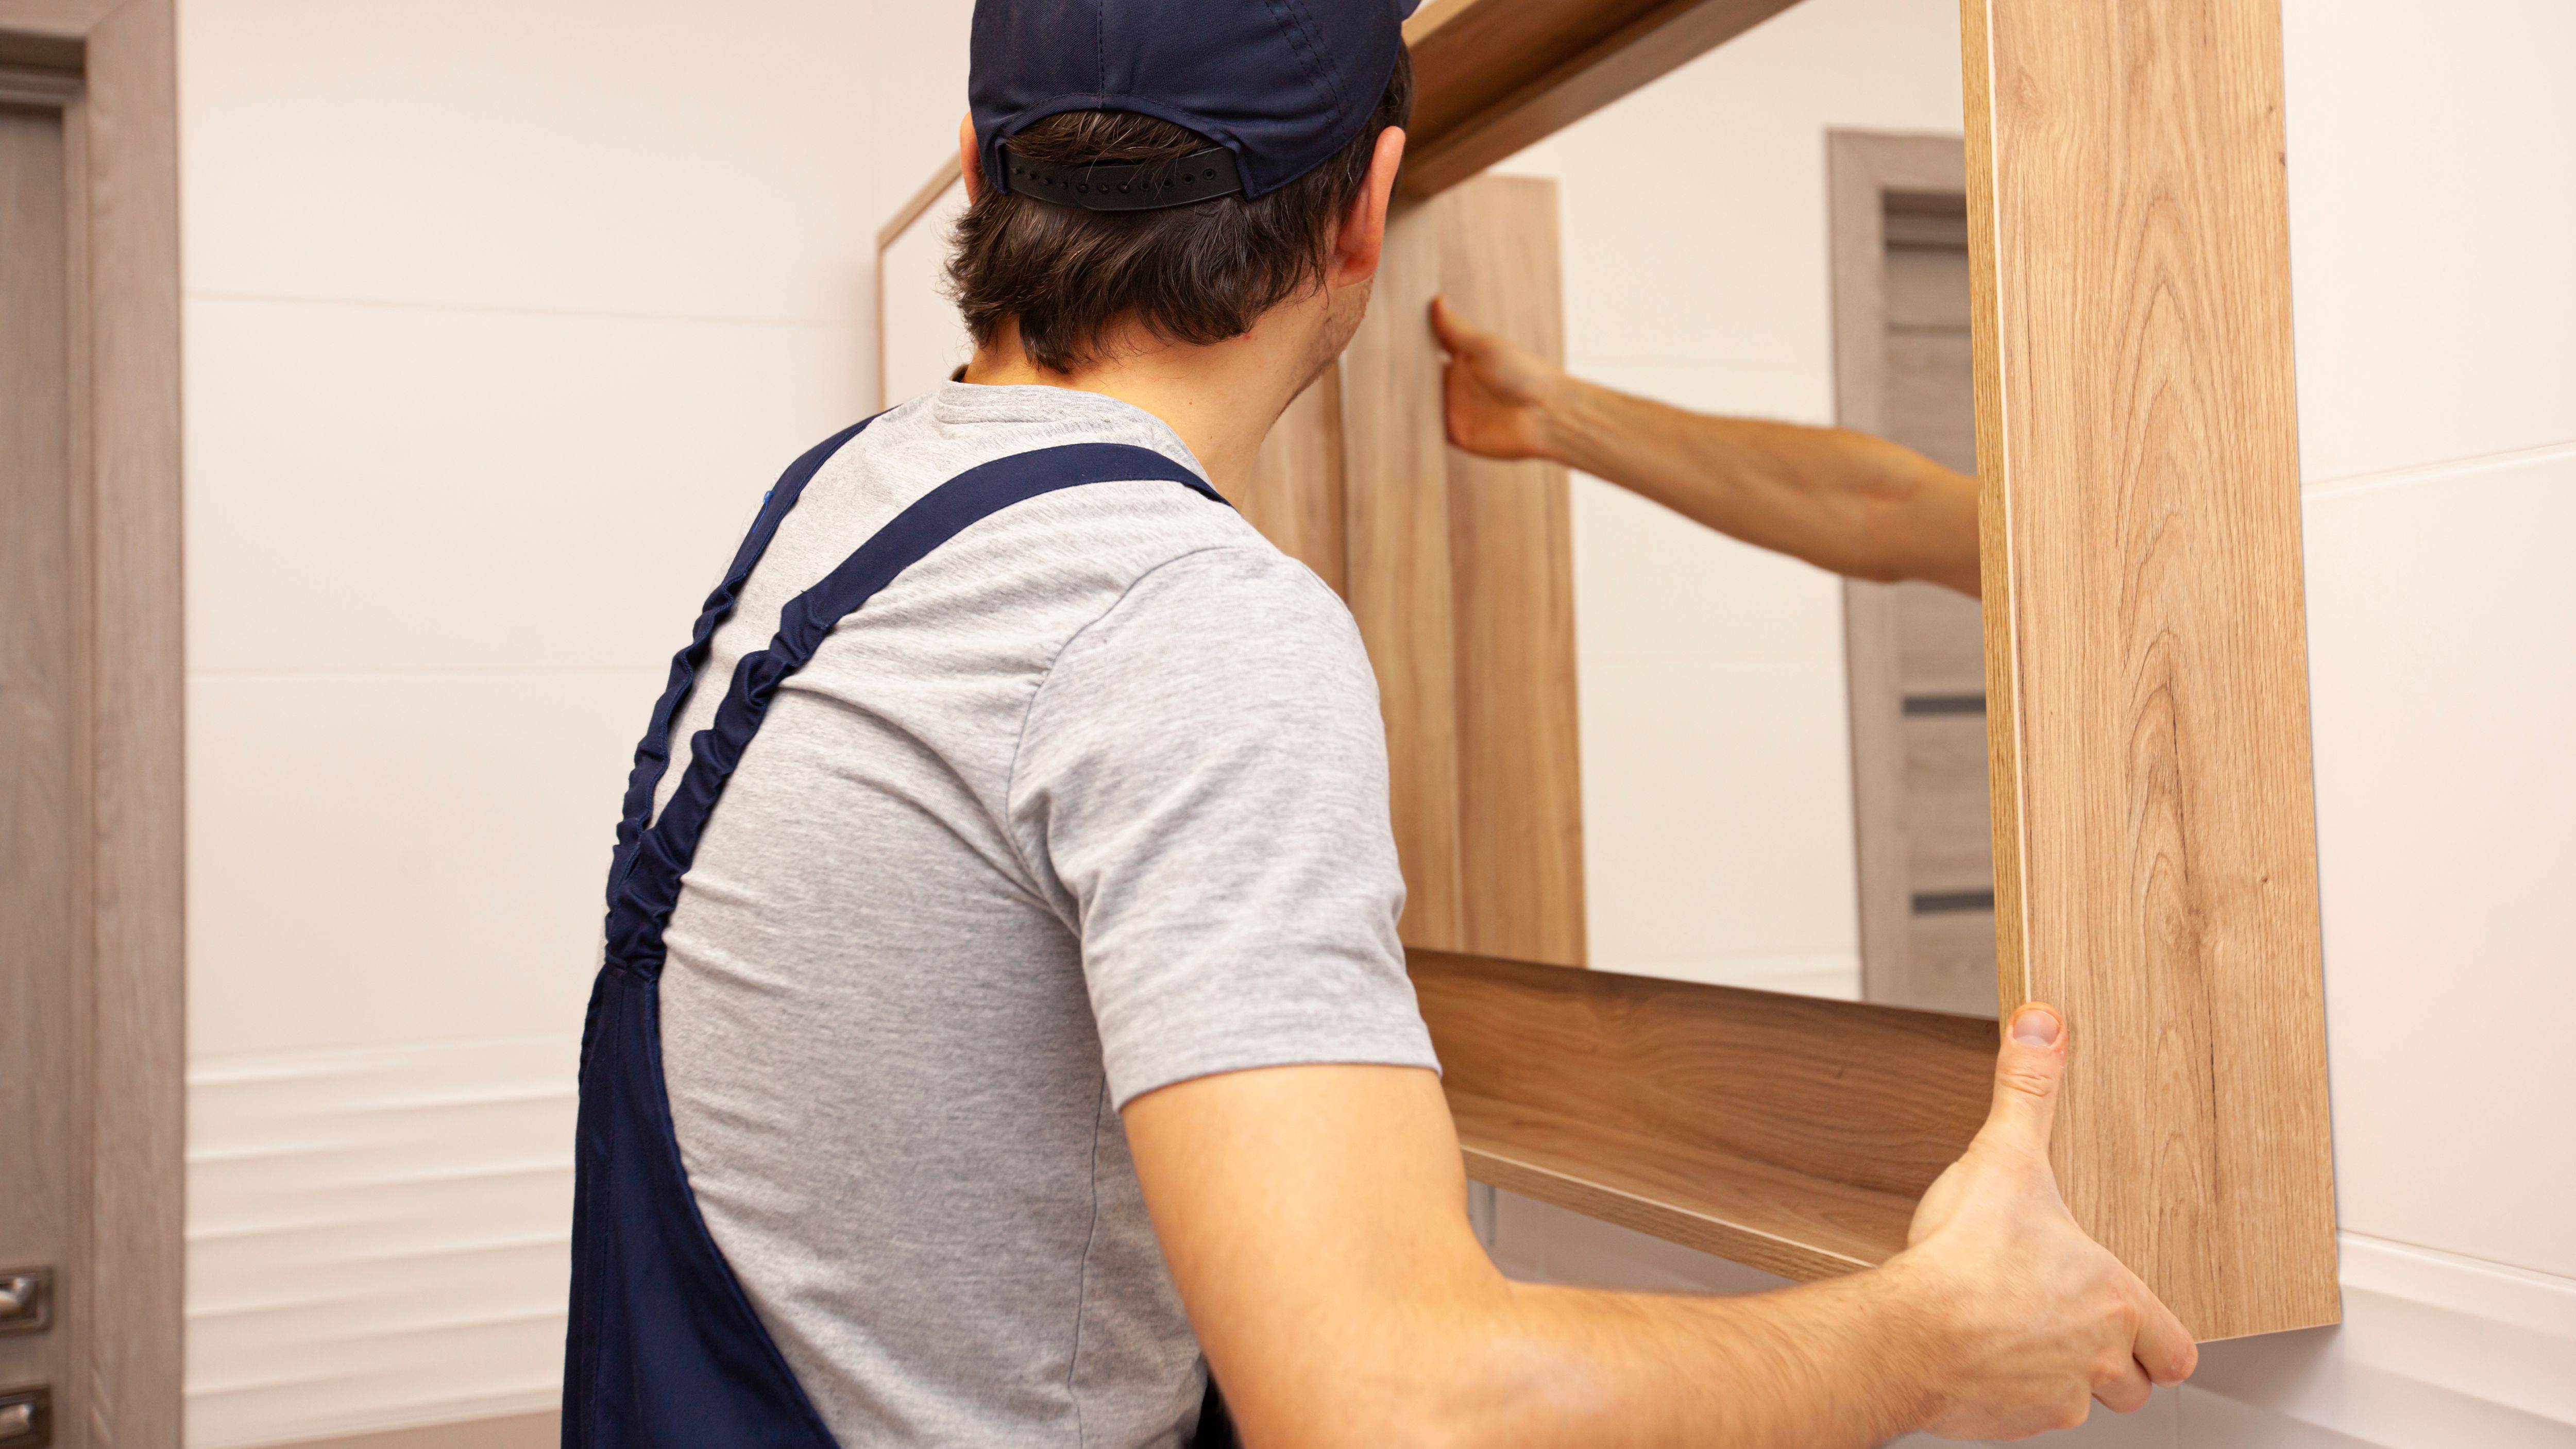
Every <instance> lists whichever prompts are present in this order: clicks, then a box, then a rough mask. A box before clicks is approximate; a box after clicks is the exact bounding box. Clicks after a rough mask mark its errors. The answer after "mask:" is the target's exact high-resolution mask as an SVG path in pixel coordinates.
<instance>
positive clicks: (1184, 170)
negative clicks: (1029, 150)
mask: <svg viewBox="0 0 2576 1449" xmlns="http://www.w3.org/2000/svg"><path fill="white" fill-rule="evenodd" d="M1002 167H1003V170H1004V171H1005V172H1007V173H1008V174H1007V175H1005V176H1004V177H1003V178H1002V189H1003V190H1005V191H1009V192H1013V193H1015V194H1017V195H1021V196H1034V197H1037V198H1038V199H1039V200H1041V201H1054V202H1061V203H1063V204H1064V205H1066V206H1079V207H1082V208H1084V209H1086V210H1089V211H1152V210H1154V209H1155V208H1157V207H1163V206H1187V205H1189V204H1190V203H1191V202H1193V201H1206V200H1208V199H1209V198H1210V197H1216V196H1232V195H1234V194H1236V193H1237V192H1240V191H1241V190H1243V180H1242V178H1241V177H1239V176H1237V175H1236V174H1235V169H1234V153H1233V152H1231V151H1228V150H1227V149H1225V148H1224V147H1223V146H1210V147H1208V148H1207V149H1206V150H1204V151H1193V152H1191V153H1190V154H1189V155H1187V156H1183V157H1181V158H1179V159H1178V160H1164V161H1088V162H1076V163H1073V164H1070V165H1066V164H1057V163H1051V162H1045V161H1032V160H1030V159H1029V158H1027V157H1026V156H1022V155H1020V154H1019V153H1018V152H1016V151H1013V150H1012V149H1011V148H1010V147H1009V146H1007V145H1005V146H1003V147H1002Z"/></svg>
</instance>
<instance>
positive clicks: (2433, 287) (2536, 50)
mask: <svg viewBox="0 0 2576 1449" xmlns="http://www.w3.org/2000/svg"><path fill="white" fill-rule="evenodd" d="M2436 16H2438V19H2436V18H2435V17H2436ZM2282 22H2283V72H2284V81H2285V90H2286V102H2287V117H2288V132H2289V178H2290V262H2291V277H2292V295H2293V298H2294V301H2295V306H2296V313H2297V316H2296V321H2297V327H2298V349H2299V437H2300V454H2301V468H2302V470H2303V472H2304V474H2305V476H2306V477H2308V478H2309V479H2311V480H2318V479H2334V478H2344V477H2350V476H2352V475H2354V474H2359V473H2373V472H2379V471H2382V470H2385V469H2390V468H2399V467H2406V466H2409V465H2413V464H2419V463H2427V462H2433V461H2437V460H2441V459H2452V458H2467V457H2475V456H2481V455H2484V454H2488V453H2498V452H2504V451H2507V450H2511V449H2517V448H2528V447H2534V446H2537V445H2540V444H2544V443H2559V442H2567V441H2571V440H2576V266H2570V265H2568V260H2567V259H2568V256H2569V253H2570V250H2571V248H2576V86H2571V85H2570V84H2568V80H2567V59H2568V57H2569V56H2571V55H2576V5H2570V4H2567V3H2566V0H2453V3H2449V4H2445V5H2442V6H2440V7H2439V8H2438V10H2437V11H2428V10H2426V9H2425V8H2424V7H2422V6H2418V5H2406V4H2397V3H2393V0H2287V3H2286V4H2284V5H2283V6H2282Z"/></svg>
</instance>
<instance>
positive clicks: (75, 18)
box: [0, 0, 187, 1449]
mask: <svg viewBox="0 0 2576 1449" xmlns="http://www.w3.org/2000/svg"><path fill="white" fill-rule="evenodd" d="M176 69H177V67H176V53H175V28H174V23H173V13H172V3H171V0H0V95H5V97H6V98H7V100H8V102H9V103H10V104H12V105H14V106H17V107H21V108H25V107H31V106H32V107H40V108H50V109H54V110H57V111H59V112H60V114H61V116H62V120H63V143H64V144H63V151H64V169H65V173H66V175H65V181H66V187H65V191H66V201H67V204H68V209H69V216H68V217H67V242H68V246H67V253H68V255H67V259H66V260H67V269H68V271H69V273H70V275H69V278H68V286H67V295H68V296H69V298H70V304H69V307H68V308H67V311H68V316H67V318H66V322H67V332H66V340H67V343H68V346H67V348H66V356H67V366H68V371H69V374H70V375H69V377H68V379H67V383H68V386H67V388H66V394H67V397H68V401H69V408H68V419H67V423H68V433H69V436H68V438H67V439H66V445H67V446H66V451H67V456H68V458H69V464H70V466H69V468H68V470H67V476H68V484H69V487H70V489H71V495H72V496H71V499H70V517H71V519H72V520H73V535H72V552H73V555H74V557H73V561H72V568H71V586H70V589H69V592H70V593H71V595H72V597H71V598H70V599H69V600H68V601H67V603H68V606H69V608H70V610H71V613H72V618H73V625H72V635H71V637H72V638H73V640H74V645H73V652H74V654H75V656H76V658H75V662H74V673H73V679H74V680H75V682H76V690H77V699H76V706H75V708H76V713H78V715H79V716H80V717H79V719H78V723H77V729H78V732H79V734H80V737H81V743H80V746H79V752H78V753H79V756H81V757H83V758H82V764H83V769H82V771H81V774H82V778H83V779H84V780H85V782H86V785H87V790H86V792H85V793H86V796H87V798H86V799H85V800H83V801H80V802H77V803H76V804H75V806H74V809H73V816H72V819H73V822H74V823H73V827H72V830H71V832H70V833H71V835H72V839H71V841H70V844H69V846H68V849H69V850H70V851H71V853H72V855H73V857H74V862H73V865H74V868H73V870H72V871H71V875H72V877H73V878H74V879H75V881H76V882H77V885H76V887H75V894H76V895H77V896H78V897H79V898H78V899H76V900H75V902H74V906H73V908H74V910H75V912H76V913H77V914H78V917H79V921H80V928H79V929H78V930H77V931H76V932H75V936H76V938H77V939H78V945H77V949H75V951H74V952H73V953H72V959H71V960H70V961H69V962H67V963H66V965H67V969H68V970H69V971H70V973H71V975H72V982H71V988H72V991H73V994H74V1000H75V1009H74V1011H73V1013H72V1015H73V1018H74V1023H75V1025H74V1030H73V1032H72V1036H73V1040H71V1041H70V1042H69V1043H68V1044H67V1045H68V1054H67V1057H66V1058H65V1060H67V1062H68V1063H69V1067H68V1070H67V1072H66V1076H67V1080H64V1081H62V1082H61V1083H60V1084H59V1089H60V1090H61V1091H62V1092H64V1093H65V1094H66V1096H67V1097H68V1098H69V1099H70V1100H71V1101H72V1102H73V1103H74V1104H75V1105H74V1120H75V1123H76V1126H75V1130H74V1134H73V1135H74V1136H75V1138H76V1139H78V1140H77V1144H76V1149H75V1155H76V1156H77V1157H79V1158H81V1159H83V1160H82V1161H81V1162H80V1163H79V1164H78V1165H77V1166H78V1177H77V1180H76V1183H75V1191H74V1196H75V1198H77V1199H80V1200H81V1201H80V1204H79V1208H78V1210H77V1211H76V1214H75V1216H76V1217H77V1219H78V1225H77V1230H76V1232H75V1234H74V1237H75V1239H76V1241H75V1243H74V1245H73V1249H72V1251H71V1252H69V1253H67V1254H66V1255H65V1258H66V1260H65V1261H62V1262H59V1263H57V1264H56V1265H55V1266H56V1267H57V1268H58V1270H59V1272H60V1277H59V1279H58V1286H59V1289H60V1300H59V1316H58V1319H57V1322H56V1325H55V1327H54V1328H53V1329H52V1330H50V1331H52V1332H56V1333H65V1334H70V1335H73V1338H72V1340H71V1342H72V1345H73V1352H72V1353H70V1354H69V1355H68V1356H67V1357H68V1360H69V1362H70V1365H71V1367H70V1371H69V1373H68V1375H67V1381H65V1382H61V1383H57V1384H55V1385H54V1392H55V1395H56V1399H55V1402H56V1405H57V1412H56V1414H55V1419H54V1443H55V1444H56V1445H57V1446H62V1449H126V1446H132V1449H169V1446H173V1445H176V1444H178V1443H179V1442H180V1440H181V1436H182V1416H181V1373H182V1368H183V1360H182V1343H183V1339H184V1313H185V1306H186V1299H185V1282H184V1275H183V1267H184V1257H185V1231H186V1218H185V1212H184V1199H185V1187H186V1158H185V1146H186V1130H185V1124H186V1117H185V1106H186V1053H187V1036H186V1020H185V1014H184V1011H185V1000H186V985H187V982H186V973H185V962H184V955H183V947H184V928H185V898H184V882H185V865H186V854H185V845H186V842H185V835H184V829H183V827H184V816H183V803H184V782H183V778H182V769H183V765H184V762H185V717H184V709H183V700H184V684H185V674H184V670H185V665H186V658H185V654H184V651H183V648H182V641H181V635H180V626H181V602H182V596H181V592H180V558H181V535H180V413H179V377H180V352H179V314H180V308H179V191H178V117H177V108H176V99H177V88H176ZM4 1251H5V1248H0V1252H4ZM7 1266H15V1265H7Z"/></svg>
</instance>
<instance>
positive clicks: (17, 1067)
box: [0, 107, 89, 1442]
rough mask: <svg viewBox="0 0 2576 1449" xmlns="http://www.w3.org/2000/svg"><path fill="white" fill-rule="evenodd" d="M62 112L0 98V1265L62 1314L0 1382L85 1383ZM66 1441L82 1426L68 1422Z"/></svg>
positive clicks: (16, 1356) (78, 825) (79, 618)
mask: <svg viewBox="0 0 2576 1449" xmlns="http://www.w3.org/2000/svg"><path fill="white" fill-rule="evenodd" d="M64 169H65V156H64V135H63V123H62V118H61V116H60V114H59V113H57V112H54V111H50V110H47V111H38V110H32V109H30V110H19V109H15V108H9V107H0V257H6V258H7V263H6V265H0V922H6V923H7V924H6V928H5V929H0V1123H5V1124H6V1125H7V1131H6V1136H5V1140H6V1142H7V1144H8V1153H9V1161H8V1167H7V1170H6V1171H0V1269H9V1268H21V1267H34V1266H39V1265H44V1266H51V1267H53V1268H54V1269H56V1271H57V1273H58V1275H59V1277H58V1278H57V1286H58V1291H57V1295H56V1299H57V1306H56V1313H57V1321H58V1323H59V1327H58V1328H57V1330H56V1331H53V1332H49V1333H43V1334H35V1335H28V1336H15V1335H12V1336H6V1337H0V1384H7V1385H16V1384H24V1383H51V1384H54V1385H55V1386H56V1391H57V1393H62V1394H65V1396H66V1398H67V1399H68V1401H69V1402H73V1403H78V1402H80V1400H79V1399H78V1398H76V1397H72V1395H74V1394H77V1393H78V1392H79V1389H80V1387H81V1386H80V1385H79V1384H78V1383H77V1382H76V1379H77V1377H78V1374H79V1371H80V1365H79V1362H78V1358H77V1355H76V1354H75V1353H74V1352H73V1349H74V1347H75V1345H76V1344H77V1343H78V1342H79V1336H80V1334H81V1333H82V1332H83V1330H84V1329H85V1327H86V1313H85V1305H84V1303H83V1301H82V1300H83V1299H84V1298H85V1296H86V1292H87V1288H88V1284H87V1282H86V1271H85V1270H86V1266H87V1265H86V1263H85V1261H84V1260H85V1258H86V1256H87V1253H86V1249H87V1241H88V1233H87V1224H86V1219H87V1215H88V1207H89V1192H88V1182H87V1179H88V1175H89V1154H88V1147H87V1142H86V1136H87V1133H86V1130H85V1121H86V1118H87V1116H88V1109H89V1100H88V1093H87V1091H86V1089H85V1087H86V1083H87V1082H88V1080H89V1077H88V1073H89V1062H88V1056H89V1054H88V1052H87V1051H86V1050H85V1047H86V1046H87V1043H88V1038H89V1029H88V1025H89V1024H88V1020H87V1012H86V1011H85V1010H84V1007H85V1005H86V996H87V991H88V986H89V971H88V956H89V952H88V934H89V933H88V930H87V921H86V918H85V917H86V909H87V903H88V896H89V871H88V869H87V866H88V858H87V856H88V852H87V850H86V842H87V839H88V835H89V821H88V818H87V795H88V792H87V791H86V790H85V789H84V788H83V782H84V780H85V778H86V775H87V760H86V744H87V739H86V735H87V729H86V724H87V722H86V720H85V718H84V714H85V711H84V710H83V709H82V702H83V696H84V695H85V693H86V690H85V688H84V682H83V674H82V668H83V663H84V660H83V656H82V651H81V650H80V648H79V642H78V641H79V640H80V639H81V638H82V636H83V635H84V634H85V633H86V626H87V620H86V617H85V615H84V611H83V610H82V609H81V607H80V605H81V601H82V599H83V597H84V595H85V592H86V583H87V579H86V574H85V571H84V570H83V568H82V567H81V560H80V558H79V553H80V544H81V542H82V537H81V525H82V523H83V521H84V520H82V519H80V518H79V517H77V516H76V511H75V510H76V499H75V494H74V490H73V487H72V472H71V454H70V441H71V419H70V408H71V398H70V392H69V387H68V384H69V381H70V367H71V358H70V337H69V320H70V318H69V296H68V294H69V290H70V288H69V284H70V273H69V257H68V237H67V234H66V233H67V224H68V221H69V217H70V205H69V199H68V197H67V196H66V194H65V187H64ZM74 1442H77V1431H74Z"/></svg>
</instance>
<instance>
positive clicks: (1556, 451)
mask: <svg viewBox="0 0 2576 1449" xmlns="http://www.w3.org/2000/svg"><path fill="white" fill-rule="evenodd" d="M1432 305H1433V310H1432V325H1433V328H1434V330H1435V331H1436V332H1437V333H1438V334H1439V337H1440V342H1441V346H1442V347H1444V348H1445V349H1447V351H1448V353H1449V362H1448V365H1447V368H1446V371H1445V374H1444V382H1445V388H1446V393H1447V399H1446V401H1447V414H1448V431H1449V441H1450V442H1452V443H1454V444H1456V445H1457V446H1459V447H1461V448H1464V449H1466V450H1467V451H1468V452H1471V453H1476V454H1479V455H1481V456H1484V457H1488V458H1546V459H1549V460H1551V461H1554V462H1559V463H1563V464H1565V465H1566V466H1567V467H1570V468H1575V469H1579V470H1581V471H1583V472H1586V473H1589V474H1591V475H1593V476H1594V477H1596V478H1601V479H1604V480H1606V481H1608V482H1611V483H1615V484H1617V485H1619V486H1620V487H1622V488H1626V489H1628V490H1630V491H1631V492H1634V493H1637V494H1639V495H1641V496H1644V497H1646V498H1651V499H1653V500H1654V501H1655V502H1657V503H1661V504H1663V505H1664V506H1665V507H1667V508H1671V509H1673V510H1674V511H1676V512H1678V513H1680V514H1682V515H1684V516H1685V517H1688V518H1691V519H1693V520H1695V521H1697V522H1700V523H1703V524H1706V525H1707V526H1708V527H1710V528H1714V529H1716V530H1717V531H1719V532H1720V533H1724V534H1726V535H1728V536H1729V537H1732V538H1737V539H1741V540H1743V541H1744V542H1746V543H1750V544H1753V545H1756V546H1757V547H1761V548H1767V549H1771V550H1773V551H1774V552H1777V553H1784V554H1787V555H1789V556H1790V557H1792V558H1798V559H1804V560H1806V561H1807V562H1808V563H1811V564H1814V565H1816V566H1817V567H1819V568H1823V569H1829V570H1831V571H1833V572H1835V573H1838V574H1845V575H1848V576H1850V577H1852V578H1859V579H1872V580H1877V581H1880V582H1888V581H1893V580H1897V579H1926V580H1929V581H1931V582H1933V583H1937V584H1945V585H1947V586H1949V587H1951V588H1953V589H1957V590H1958V591H1959V592H1961V593H1964V594H1967V595H1969V596H1970V597H1974V596H1975V595H1976V594H1977V591H1978V577H1977V480H1976V479H1974V478H1972V477H1970V476H1968V475H1967V474H1964V473H1959V472H1955V471H1953V470H1951V469H1949V468H1945V467H1942V466H1941V465H1940V464H1938V463H1935V462H1933V461H1932V460H1931V459H1929V458H1927V457H1924V456H1923V455H1922V454H1920V453H1918V452H1915V451H1914V450H1913V449H1911V448H1907V447H1903V446H1901V445H1899V444H1896V443H1891V442H1889V441H1887V440H1886V439H1884V438H1878V437H1872V436H1871V435H1869V434H1867V433H1857V432H1853V431H1851V430H1850V429H1847V428H1817V427H1807V426H1803V425H1800V424H1796V423H1777V422H1765V421H1760V420H1756V419H1750V418H1731V417H1717V416H1713V415H1710V414H1706V413H1695V412H1690V411H1688V410H1686V409H1683V408H1676V407H1671V406H1667V405H1666V404H1663V403H1659V402H1654V401H1650V400H1649V399H1646V398H1641V397H1635V396H1632V395H1630V394H1627V393H1623V392H1618V391H1614V390H1613V389H1610V388H1606V387H1602V386H1600V385H1598V384H1595V383H1589V382H1585V381H1582V380H1581V379H1578V378H1574V377H1569V376H1568V375H1566V374H1565V373H1564V372H1563V371H1561V370H1560V369H1558V368H1556V367H1554V366H1552V365H1551V364H1549V363H1547V362H1546V361H1544V360H1542V359H1540V358H1539V357H1537V356H1535V355H1533V354H1532V353H1530V352H1528V351H1526V350H1525V349H1522V348H1520V347H1516V346H1514V345H1513V344H1511V343H1509V342H1506V341H1504V340H1503V339H1502V338H1500V337H1497V336H1496V335H1494V334H1493V333H1490V332H1487V331H1485V330H1483V329H1482V328H1479V327H1476V326H1474V325H1473V324H1472V323H1469V322H1468V321H1466V319H1464V318H1462V317H1460V316H1458V315H1457V314H1456V313H1455V312H1454V311H1452V310H1450V309H1449V307H1448V305H1447V304H1446V303H1445V302H1435V303H1433V304H1432Z"/></svg>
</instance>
